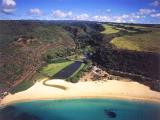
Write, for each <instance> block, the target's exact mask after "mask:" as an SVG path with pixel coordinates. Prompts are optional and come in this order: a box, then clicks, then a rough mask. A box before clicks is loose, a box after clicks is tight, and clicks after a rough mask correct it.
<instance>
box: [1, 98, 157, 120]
mask: <svg viewBox="0 0 160 120" xmlns="http://www.w3.org/2000/svg"><path fill="white" fill-rule="evenodd" d="M12 107H14V117H15V116H18V115H20V114H22V113H26V114H29V115H32V116H34V117H35V116H36V117H35V119H33V120H160V104H153V103H144V102H133V101H123V100H112V99H73V100H43V101H32V102H25V103H16V104H13V105H12ZM105 110H109V111H112V112H114V113H115V114H116V117H115V118H110V116H108V115H107V114H106V112H105ZM9 113H12V112H9ZM0 114H2V112H1V113H0ZM3 114H4V112H3ZM12 114H13V113H12ZM7 115H8V113H7ZM23 115H24V114H23ZM1 116H2V115H1ZM3 117H4V116H3ZM3 117H0V120H1V119H2V118H3ZM12 120H25V118H23V119H17V118H16V117H15V118H14V119H13V117H12ZM28 120H29V119H28ZM30 120H32V119H30Z"/></svg>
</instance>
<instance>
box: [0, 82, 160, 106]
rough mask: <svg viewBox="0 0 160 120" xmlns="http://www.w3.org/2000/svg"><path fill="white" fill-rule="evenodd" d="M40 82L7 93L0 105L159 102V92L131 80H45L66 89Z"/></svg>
mask: <svg viewBox="0 0 160 120" xmlns="http://www.w3.org/2000/svg"><path fill="white" fill-rule="evenodd" d="M42 83H43V81H41V82H37V83H36V84H35V85H34V86H32V87H31V88H29V89H28V90H25V91H22V92H19V93H16V94H13V95H11V94H9V95H8V96H6V97H5V98H4V99H2V100H1V103H0V107H4V106H7V105H11V104H15V103H19V102H20V103H23V102H30V101H40V100H65V99H89V98H95V99H96V98H98V99H115V100H129V101H139V102H147V103H157V104H159V103H160V92H155V91H152V90H150V89H149V88H148V87H147V86H144V85H142V84H140V83H137V82H133V81H131V82H128V81H119V80H118V81H117V80H107V81H105V82H93V81H87V82H79V83H68V82H66V81H63V80H50V81H48V82H47V83H50V84H51V83H52V84H56V85H57V84H58V85H63V86H65V87H67V90H61V89H58V88H54V87H49V86H44V85H43V84H42ZM40 90H41V91H40ZM133 90H135V91H133ZM140 90H141V91H140ZM52 93H53V94H52Z"/></svg>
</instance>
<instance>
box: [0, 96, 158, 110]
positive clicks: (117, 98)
mask: <svg viewBox="0 0 160 120" xmlns="http://www.w3.org/2000/svg"><path fill="white" fill-rule="evenodd" d="M76 99H111V100H112V99H113V100H124V101H131V102H141V103H154V104H160V100H159V99H150V98H135V97H133V96H132V97H131V96H111V95H108V96H88V97H87V96H78V97H62V98H42V99H24V100H17V101H12V102H9V103H6V104H0V108H1V107H5V106H9V105H12V104H16V103H25V102H33V101H43V100H44V101H47V100H53V101H54V100H76Z"/></svg>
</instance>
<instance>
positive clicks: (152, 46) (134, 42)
mask: <svg viewBox="0 0 160 120" xmlns="http://www.w3.org/2000/svg"><path fill="white" fill-rule="evenodd" d="M158 36H160V32H150V33H144V34H136V35H132V36H123V37H117V38H114V39H113V40H112V41H111V44H113V45H114V46H116V47H117V48H119V49H127V50H136V51H150V52H158V53H159V52H160V41H159V37H158Z"/></svg>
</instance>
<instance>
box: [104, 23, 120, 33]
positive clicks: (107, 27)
mask: <svg viewBox="0 0 160 120" xmlns="http://www.w3.org/2000/svg"><path fill="white" fill-rule="evenodd" d="M103 27H104V28H105V30H104V31H103V32H101V33H103V34H113V33H118V32H119V30H116V29H115V28H114V27H113V26H111V25H107V24H103Z"/></svg>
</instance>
